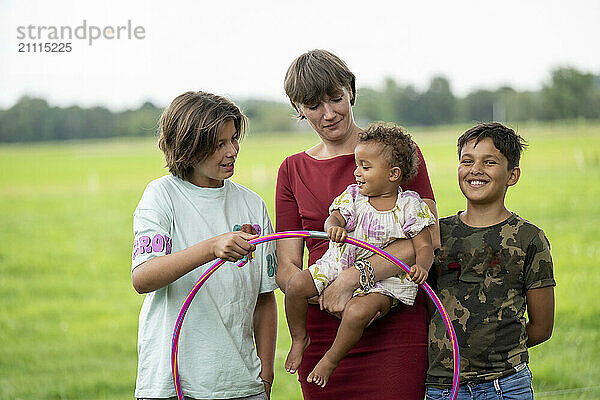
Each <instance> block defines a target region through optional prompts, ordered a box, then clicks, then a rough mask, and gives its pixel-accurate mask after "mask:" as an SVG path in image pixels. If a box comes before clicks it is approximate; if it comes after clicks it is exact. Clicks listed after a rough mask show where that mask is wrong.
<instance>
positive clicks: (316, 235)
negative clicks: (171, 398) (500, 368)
mask: <svg viewBox="0 0 600 400" xmlns="http://www.w3.org/2000/svg"><path fill="white" fill-rule="evenodd" d="M300 237H303V238H313V239H326V240H328V239H329V238H328V237H327V234H326V233H325V232H316V231H287V232H278V233H273V234H271V235H265V236H261V237H258V238H256V239H253V240H250V241H249V243H252V244H259V243H265V242H269V241H271V240H278V239H286V238H300ZM345 242H346V243H350V244H353V245H355V246H358V247H362V248H363V249H366V250H370V251H372V252H373V253H375V254H379V255H380V256H382V257H383V258H385V259H386V260H388V261H390V262H392V263H394V264H396V265H397V266H398V267H400V268H402V269H403V270H404V271H405V272H407V273H408V272H409V271H410V268H409V267H408V266H407V265H406V264H405V263H403V262H402V261H400V260H399V259H397V258H396V257H394V256H393V255H391V254H389V253H388V252H386V251H384V250H381V249H380V248H378V247H375V246H373V245H370V244H368V243H365V242H361V241H360V240H357V239H354V238H351V237H347V238H346V240H345ZM246 262H247V261H244V260H241V261H239V262H238V263H237V264H236V265H237V266H238V267H241V266H243V265H244V264H246ZM224 263H225V261H223V260H217V261H215V262H214V263H213V264H212V265H211V266H210V267H209V268H208V269H207V270H206V271H205V272H204V274H202V276H201V277H200V279H198V282H196V284H195V285H194V287H193V288H192V290H191V291H190V293H189V294H188V296H187V298H186V299H185V302H184V303H183V306H181V310H180V311H179V316H178V317H177V322H176V323H175V329H174V330H173V341H172V344H171V371H172V374H173V384H174V385H175V392H176V393H177V398H178V399H179V400H184V397H183V392H182V391H181V382H180V381H179V372H178V370H177V348H178V344H179V333H180V332H181V325H182V324H183V319H184V317H185V314H186V313H187V310H188V308H189V307H190V304H191V303H192V300H193V299H194V296H196V293H198V290H200V288H201V287H202V285H204V283H205V282H206V280H207V279H208V278H209V277H210V276H211V275H212V273H213V272H215V271H216V270H217V268H219V267H220V266H221V265H223V264H224ZM421 287H423V289H424V290H425V292H426V293H427V295H429V297H430V298H431V300H432V301H433V303H434V304H435V307H436V308H437V310H438V311H439V312H440V314H441V315H442V319H443V320H444V323H445V324H446V329H447V330H448V334H449V335H450V343H451V345H452V358H453V360H454V376H453V380H452V393H451V396H450V400H455V399H456V395H457V392H458V383H459V380H460V378H459V371H460V356H459V353H458V341H457V339H456V334H455V333H454V327H453V326H452V322H451V321H450V317H449V316H448V313H447V312H446V309H445V308H444V305H443V304H442V302H441V301H440V299H439V297H438V296H437V295H436V294H435V292H434V291H433V290H432V289H431V287H430V286H429V285H428V284H427V282H425V283H423V284H421Z"/></svg>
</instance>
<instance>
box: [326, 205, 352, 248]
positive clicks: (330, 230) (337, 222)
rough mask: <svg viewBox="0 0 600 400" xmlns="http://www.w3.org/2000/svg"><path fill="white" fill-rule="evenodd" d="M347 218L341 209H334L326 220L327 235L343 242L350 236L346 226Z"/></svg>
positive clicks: (335, 240) (333, 239)
mask: <svg viewBox="0 0 600 400" xmlns="http://www.w3.org/2000/svg"><path fill="white" fill-rule="evenodd" d="M345 226H346V220H345V219H344V217H343V216H342V213H340V211H339V210H334V211H333V212H332V213H331V214H330V215H329V217H327V219H326V220H325V231H326V232H327V236H329V239H331V240H332V241H334V242H338V243H341V242H343V241H344V240H345V239H346V237H347V236H348V231H346V229H345V228H344V227H345Z"/></svg>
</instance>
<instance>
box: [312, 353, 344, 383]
mask: <svg viewBox="0 0 600 400" xmlns="http://www.w3.org/2000/svg"><path fill="white" fill-rule="evenodd" d="M336 367H337V364H334V363H332V362H331V361H329V360H327V359H326V358H325V357H323V358H321V360H320V361H319V362H318V363H317V365H315V368H314V369H313V370H312V371H311V372H310V374H308V377H307V378H306V381H307V382H314V383H315V384H316V385H319V386H321V387H322V388H324V387H325V385H327V381H328V380H329V377H330V376H331V374H332V373H333V370H334V369H335V368H336Z"/></svg>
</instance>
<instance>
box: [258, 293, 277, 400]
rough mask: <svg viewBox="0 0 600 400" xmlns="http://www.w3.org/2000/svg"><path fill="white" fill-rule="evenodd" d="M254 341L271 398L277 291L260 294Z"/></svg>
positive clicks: (266, 387) (266, 388)
mask: <svg viewBox="0 0 600 400" xmlns="http://www.w3.org/2000/svg"><path fill="white" fill-rule="evenodd" d="M253 324H254V341H255V343H256V354H257V355H258V358H260V363H261V371H260V377H261V378H262V379H263V382H264V381H267V382H269V383H265V384H264V385H265V391H266V392H267V396H268V397H269V398H270V394H271V385H272V384H273V378H274V376H275V373H274V362H275V339H276V337H277V303H276V301H275V293H274V292H267V293H261V294H259V295H258V300H257V301H256V308H255V309H254V321H253Z"/></svg>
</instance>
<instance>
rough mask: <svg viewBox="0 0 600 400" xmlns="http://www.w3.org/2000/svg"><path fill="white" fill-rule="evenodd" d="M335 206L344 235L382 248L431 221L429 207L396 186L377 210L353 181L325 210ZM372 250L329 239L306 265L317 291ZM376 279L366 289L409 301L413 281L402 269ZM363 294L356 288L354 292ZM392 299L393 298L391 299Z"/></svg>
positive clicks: (414, 286) (414, 289)
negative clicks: (389, 203) (386, 205)
mask: <svg viewBox="0 0 600 400" xmlns="http://www.w3.org/2000/svg"><path fill="white" fill-rule="evenodd" d="M334 210H339V211H340V213H341V214H342V216H343V217H344V219H345V220H346V226H345V228H346V230H347V231H348V236H350V237H352V238H354V239H358V240H361V241H363V242H367V243H369V244H372V245H373V246H376V247H379V248H383V247H385V246H387V245H388V244H390V243H391V242H393V241H394V240H396V239H410V238H413V237H414V236H416V235H417V234H418V233H419V232H420V231H421V230H422V229H423V228H425V227H427V226H429V225H433V224H435V218H434V217H433V215H432V213H431V211H430V210H429V207H428V206H427V204H425V202H424V201H423V200H422V199H421V197H419V195H418V194H417V193H416V192H413V191H411V190H407V191H402V189H401V188H398V199H397V200H396V205H395V206H394V208H392V209H391V210H387V211H379V210H377V209H376V208H375V207H373V206H372V205H371V204H370V203H369V198H368V197H367V196H363V195H362V194H360V193H359V191H358V185H357V184H353V185H350V186H348V187H347V188H346V190H345V191H344V192H343V193H342V194H340V195H339V196H338V197H336V198H335V200H334V201H333V203H331V206H330V207H329V213H332V212H333V211H334ZM371 255H373V252H371V251H369V250H365V249H363V248H360V247H358V246H354V245H352V244H348V243H334V242H330V243H329V248H328V249H327V251H326V252H325V254H323V257H321V258H320V259H319V260H317V261H316V262H315V263H314V264H313V265H311V266H310V267H309V270H310V273H311V275H312V277H313V280H314V282H315V286H316V287H317V290H318V292H319V294H320V293H321V292H322V291H323V289H325V288H326V287H327V286H328V285H329V284H330V283H331V282H333V281H334V280H335V279H336V278H337V277H338V275H339V274H340V272H341V271H342V270H345V269H347V268H350V267H351V266H353V265H354V262H355V261H356V260H364V259H366V258H368V257H370V256H371ZM398 270H399V274H398V276H394V277H391V278H387V279H384V280H382V281H379V282H376V283H375V286H374V287H373V288H372V289H371V290H369V291H368V293H372V292H376V293H382V294H385V295H387V296H390V297H393V298H394V299H396V300H398V301H400V302H402V303H404V304H407V305H412V304H413V303H414V300H415V297H416V295H417V289H418V286H417V284H415V283H413V282H411V281H410V280H409V279H408V277H407V276H406V273H405V272H404V271H401V270H400V267H398ZM362 294H366V293H365V292H364V291H363V290H362V289H360V288H359V289H357V290H356V291H355V292H354V295H355V296H356V295H362ZM395 303H396V302H395Z"/></svg>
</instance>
